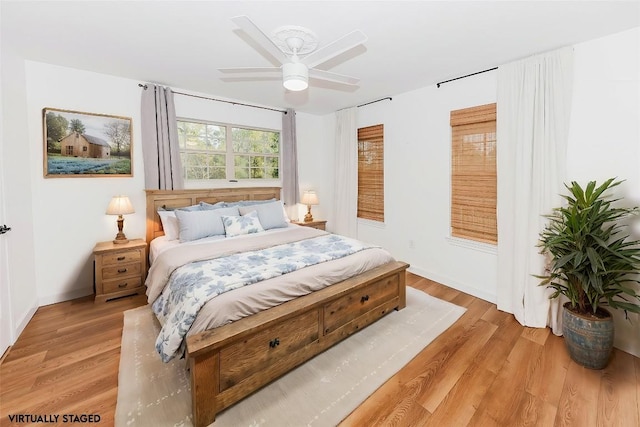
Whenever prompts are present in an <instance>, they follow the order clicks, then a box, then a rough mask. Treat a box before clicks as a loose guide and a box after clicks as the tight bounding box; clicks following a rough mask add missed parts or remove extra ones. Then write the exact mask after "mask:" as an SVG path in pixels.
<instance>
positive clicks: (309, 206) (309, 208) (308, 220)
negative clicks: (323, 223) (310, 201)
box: [304, 205, 313, 222]
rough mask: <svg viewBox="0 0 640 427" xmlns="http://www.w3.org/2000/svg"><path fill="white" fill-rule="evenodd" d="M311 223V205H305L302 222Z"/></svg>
mask: <svg viewBox="0 0 640 427" xmlns="http://www.w3.org/2000/svg"><path fill="white" fill-rule="evenodd" d="M311 221H313V215H311V205H307V214H306V215H305V216H304V222H311Z"/></svg>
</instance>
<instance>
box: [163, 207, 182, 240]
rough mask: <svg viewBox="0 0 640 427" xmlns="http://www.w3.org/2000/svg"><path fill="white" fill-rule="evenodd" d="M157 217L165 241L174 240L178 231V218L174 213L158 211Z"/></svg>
mask: <svg viewBox="0 0 640 427" xmlns="http://www.w3.org/2000/svg"><path fill="white" fill-rule="evenodd" d="M158 216H159V217H160V221H161V222H162V229H163V230H164V235H165V236H167V240H176V239H177V238H178V235H179V232H180V229H179V228H178V218H176V213H175V211H158Z"/></svg>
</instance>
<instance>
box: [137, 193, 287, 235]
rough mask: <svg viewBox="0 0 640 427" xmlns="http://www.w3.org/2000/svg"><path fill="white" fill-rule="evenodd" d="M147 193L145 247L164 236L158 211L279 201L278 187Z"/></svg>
mask: <svg viewBox="0 0 640 427" xmlns="http://www.w3.org/2000/svg"><path fill="white" fill-rule="evenodd" d="M145 192H146V193H147V233H146V239H147V246H149V243H151V241H152V240H153V239H155V238H156V237H160V236H163V235H164V231H163V230H162V222H161V221H160V216H158V209H160V208H162V207H166V208H181V207H185V206H191V205H197V204H198V203H200V202H207V203H211V204H213V203H216V202H237V201H240V200H269V199H273V198H275V199H278V200H280V187H246V188H215V189H210V188H209V189H194V190H145Z"/></svg>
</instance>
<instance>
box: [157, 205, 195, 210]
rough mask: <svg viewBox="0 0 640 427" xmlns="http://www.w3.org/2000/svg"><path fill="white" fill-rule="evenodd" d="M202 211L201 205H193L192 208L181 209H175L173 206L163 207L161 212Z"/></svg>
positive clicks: (183, 207) (184, 207)
mask: <svg viewBox="0 0 640 427" xmlns="http://www.w3.org/2000/svg"><path fill="white" fill-rule="evenodd" d="M200 209H201V207H200V205H199V204H198V205H191V206H182V207H179V208H176V207H173V206H162V208H161V209H158V210H159V211H160V210H163V211H177V210H181V211H199V210H200Z"/></svg>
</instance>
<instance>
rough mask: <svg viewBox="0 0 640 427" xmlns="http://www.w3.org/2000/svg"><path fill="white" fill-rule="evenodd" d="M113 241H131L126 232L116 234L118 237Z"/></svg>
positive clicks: (120, 242)
mask: <svg viewBox="0 0 640 427" xmlns="http://www.w3.org/2000/svg"><path fill="white" fill-rule="evenodd" d="M113 243H115V244H122V243H129V239H127V236H125V235H124V233H118V234H117V235H116V238H115V239H113Z"/></svg>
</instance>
